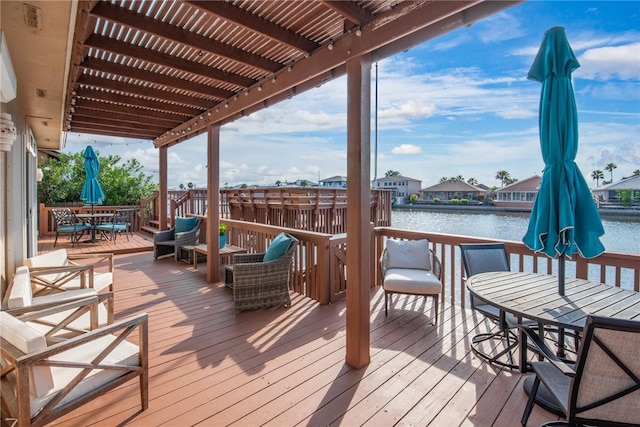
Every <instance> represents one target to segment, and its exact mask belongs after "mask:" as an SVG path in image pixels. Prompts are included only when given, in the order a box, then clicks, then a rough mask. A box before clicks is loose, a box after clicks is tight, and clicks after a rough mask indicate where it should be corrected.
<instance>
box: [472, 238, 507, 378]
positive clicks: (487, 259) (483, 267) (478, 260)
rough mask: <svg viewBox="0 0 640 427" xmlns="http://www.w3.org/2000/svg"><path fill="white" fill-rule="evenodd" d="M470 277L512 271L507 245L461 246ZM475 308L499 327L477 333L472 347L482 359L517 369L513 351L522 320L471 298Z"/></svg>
mask: <svg viewBox="0 0 640 427" xmlns="http://www.w3.org/2000/svg"><path fill="white" fill-rule="evenodd" d="M460 253H461V254H462V261H463V263H464V270H465V274H466V277H471V276H473V275H474V274H480V273H486V272H489V271H510V270H511V268H510V263H509V256H508V255H507V250H506V248H505V245H504V244H503V243H465V244H461V245H460ZM470 304H471V309H472V310H475V311H477V312H478V313H481V314H482V315H484V316H485V317H487V318H489V319H491V320H493V321H494V322H496V323H497V324H498V328H497V330H496V331H495V332H487V333H481V334H477V335H475V336H474V337H473V339H472V341H471V348H472V349H473V351H474V353H475V354H477V355H478V356H479V357H480V358H482V359H484V360H486V361H488V362H490V363H493V364H496V365H498V366H503V367H507V368H509V369H517V368H518V363H517V359H516V358H515V357H514V356H513V352H514V350H515V349H517V348H518V337H517V335H516V333H515V328H517V327H518V319H517V318H516V317H515V316H513V315H512V314H510V313H506V312H504V311H502V310H500V309H499V308H498V307H496V306H494V305H491V304H488V303H485V302H483V301H477V300H476V299H475V298H474V297H473V295H470Z"/></svg>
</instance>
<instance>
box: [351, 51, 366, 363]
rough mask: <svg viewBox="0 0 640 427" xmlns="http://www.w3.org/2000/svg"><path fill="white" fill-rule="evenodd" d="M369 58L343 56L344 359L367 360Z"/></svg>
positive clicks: (353, 361) (353, 360)
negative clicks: (345, 219) (344, 194)
mask: <svg viewBox="0 0 640 427" xmlns="http://www.w3.org/2000/svg"><path fill="white" fill-rule="evenodd" d="M370 117H371V61H370V60H369V59H368V58H364V57H359V58H355V59H353V60H350V61H348V62H347V179H348V182H349V185H348V186H347V230H348V231H347V271H349V278H348V283H347V318H346V323H347V348H346V362H347V363H348V364H349V365H351V366H353V367H354V368H362V367H363V366H366V365H368V364H369V361H370V348H369V346H370V337H369V332H370V325H369V317H370V314H369V310H370V309H369V295H370V285H371V271H370V266H369V263H370V259H371V258H370V257H371V252H370V242H371V237H370V228H369V222H370V217H371V207H370V201H371V183H370V175H371V170H370V169H371V159H370V156H371V153H370V151H371V150H370V145H371V141H370V136H369V134H370V128H371V125H370V120H371V118H370Z"/></svg>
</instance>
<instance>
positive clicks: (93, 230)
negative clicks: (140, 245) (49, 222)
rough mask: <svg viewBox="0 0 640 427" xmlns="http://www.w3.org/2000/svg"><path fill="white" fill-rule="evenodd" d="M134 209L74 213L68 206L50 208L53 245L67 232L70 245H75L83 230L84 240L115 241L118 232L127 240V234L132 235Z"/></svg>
mask: <svg viewBox="0 0 640 427" xmlns="http://www.w3.org/2000/svg"><path fill="white" fill-rule="evenodd" d="M134 213H135V209H118V210H116V211H115V212H113V213H81V214H76V213H75V212H73V211H72V210H71V209H69V208H62V209H52V210H51V215H52V216H53V218H54V225H55V234H56V236H55V240H54V243H53V246H54V247H55V246H56V244H57V243H58V236H59V235H60V234H67V235H69V238H70V240H71V245H72V246H75V245H76V244H77V243H79V242H80V239H81V238H82V236H83V235H84V233H85V232H87V233H88V235H89V238H88V240H87V241H86V242H88V243H95V242H96V241H98V240H109V241H112V242H113V243H116V238H117V236H118V234H120V233H124V234H125V235H126V237H127V241H129V235H130V234H131V235H133V232H132V229H131V224H132V222H133V215H134Z"/></svg>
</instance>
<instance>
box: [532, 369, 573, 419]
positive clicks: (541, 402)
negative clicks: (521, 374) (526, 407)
mask: <svg viewBox="0 0 640 427" xmlns="http://www.w3.org/2000/svg"><path fill="white" fill-rule="evenodd" d="M535 378H536V376H535V375H529V376H528V377H527V378H525V379H524V383H523V388H524V392H525V393H526V394H527V396H529V394H530V393H531V388H532V387H533V381H534V380H535ZM536 404H537V405H538V406H540V407H541V408H542V409H544V410H546V411H549V412H551V413H552V414H555V415H558V416H560V417H564V413H563V412H562V410H561V409H560V407H558V405H557V404H556V401H555V400H554V399H553V397H552V396H551V394H550V393H549V390H548V389H547V387H546V386H545V385H544V384H543V383H542V381H541V382H540V386H539V387H538V392H537V393H536Z"/></svg>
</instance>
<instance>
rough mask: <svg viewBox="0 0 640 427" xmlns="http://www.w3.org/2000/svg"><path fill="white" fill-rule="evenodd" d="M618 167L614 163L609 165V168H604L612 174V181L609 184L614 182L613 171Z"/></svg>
mask: <svg viewBox="0 0 640 427" xmlns="http://www.w3.org/2000/svg"><path fill="white" fill-rule="evenodd" d="M617 167H618V165H616V164H615V163H613V162H611V163H607V166H605V167H604V170H606V171H607V172H611V180H610V181H609V182H613V170H614V169H616V168H617Z"/></svg>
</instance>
